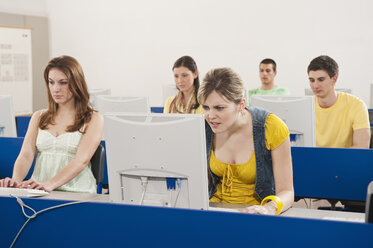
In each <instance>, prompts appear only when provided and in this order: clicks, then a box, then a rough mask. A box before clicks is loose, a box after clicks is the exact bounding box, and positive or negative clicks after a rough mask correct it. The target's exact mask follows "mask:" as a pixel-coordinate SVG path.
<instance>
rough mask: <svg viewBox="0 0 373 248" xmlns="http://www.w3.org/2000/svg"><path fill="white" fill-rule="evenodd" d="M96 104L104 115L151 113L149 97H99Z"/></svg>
mask: <svg viewBox="0 0 373 248" xmlns="http://www.w3.org/2000/svg"><path fill="white" fill-rule="evenodd" d="M95 104H96V107H97V110H98V111H99V112H100V113H101V114H103V115H104V114H106V113H109V112H139V113H150V107H149V98H148V97H124V96H97V97H96V99H95Z"/></svg>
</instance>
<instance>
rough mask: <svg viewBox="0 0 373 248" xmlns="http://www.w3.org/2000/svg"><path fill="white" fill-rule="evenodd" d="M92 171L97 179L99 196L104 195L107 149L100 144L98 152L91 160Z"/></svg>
mask: <svg viewBox="0 0 373 248" xmlns="http://www.w3.org/2000/svg"><path fill="white" fill-rule="evenodd" d="M91 170H92V173H93V176H94V177H95V178H96V183H97V194H102V184H103V182H104V172H105V148H104V147H103V145H101V144H99V146H98V147H97V150H96V152H95V153H94V154H93V156H92V158H91Z"/></svg>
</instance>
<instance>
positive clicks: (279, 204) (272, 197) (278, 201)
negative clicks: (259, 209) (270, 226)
mask: <svg viewBox="0 0 373 248" xmlns="http://www.w3.org/2000/svg"><path fill="white" fill-rule="evenodd" d="M269 200H271V201H273V202H274V203H276V205H277V212H276V215H279V214H280V213H281V210H282V208H283V206H284V203H283V202H282V200H281V199H280V197H278V196H275V195H269V196H267V197H265V198H264V199H263V200H262V202H261V203H260V205H264V204H266V203H267V201H269Z"/></svg>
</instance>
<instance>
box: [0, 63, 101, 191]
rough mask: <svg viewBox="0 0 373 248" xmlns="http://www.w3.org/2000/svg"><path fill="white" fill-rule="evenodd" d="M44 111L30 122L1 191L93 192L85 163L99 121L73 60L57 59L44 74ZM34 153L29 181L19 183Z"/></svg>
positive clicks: (98, 130) (92, 149)
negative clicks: (45, 100)
mask: <svg viewBox="0 0 373 248" xmlns="http://www.w3.org/2000/svg"><path fill="white" fill-rule="evenodd" d="M44 79H45V83H46V86H47V91H48V105H49V106H48V109H46V110H39V111H36V112H35V113H34V114H33V115H32V117H31V120H30V124H29V128H28V130H27V133H26V136H25V139H24V142H23V145H22V149H21V152H20V154H19V155H18V158H17V160H16V162H15V164H14V169H13V176H12V178H5V179H3V180H1V181H0V186H1V187H19V188H30V189H42V190H45V191H52V190H55V189H57V190H62V191H72V192H90V193H95V192H96V181H95V178H94V176H93V174H92V171H91V169H90V166H91V165H90V160H91V158H92V156H93V154H94V152H95V151H96V149H97V147H98V145H99V143H100V140H101V137H102V133H103V128H104V121H103V117H102V116H101V115H100V114H99V113H97V112H96V111H94V110H93V109H92V108H91V106H90V105H89V93H88V88H87V84H86V81H85V77H84V74H83V70H82V68H81V66H80V65H79V63H78V61H77V60H76V59H74V58H73V57H70V56H61V57H56V58H53V59H52V60H51V61H49V63H48V65H47V67H46V68H45V70H44ZM35 154H37V158H36V162H35V168H34V172H33V174H32V177H31V179H29V180H27V181H24V182H22V181H23V179H24V178H25V177H26V175H27V173H28V171H29V170H30V168H31V165H32V162H33V159H34V156H35Z"/></svg>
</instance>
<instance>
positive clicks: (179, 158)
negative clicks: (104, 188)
mask: <svg viewBox="0 0 373 248" xmlns="http://www.w3.org/2000/svg"><path fill="white" fill-rule="evenodd" d="M204 125H205V124H204V119H203V116H202V115H192V114H189V115H181V114H129V113H126V114H119V113H118V114H114V113H113V114H108V115H105V126H106V128H105V137H106V148H107V149H106V150H107V160H108V177H109V187H110V199H111V200H112V201H114V202H119V203H126V204H136V205H151V206H164V207H179V208H192V209H207V208H208V201H209V198H208V191H207V189H208V182H207V167H206V143H205V133H204ZM169 182H171V184H170V185H171V187H170V189H169V188H168V187H169ZM175 182H176V183H175ZM172 184H173V187H172ZM144 187H145V188H144Z"/></svg>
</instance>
